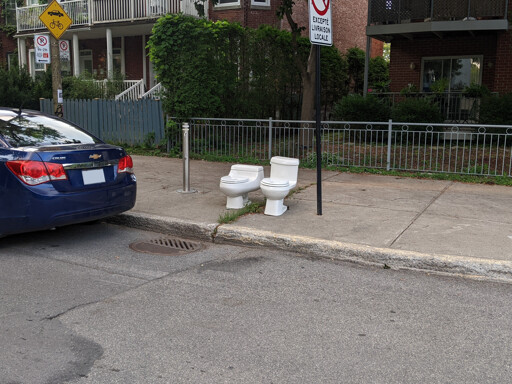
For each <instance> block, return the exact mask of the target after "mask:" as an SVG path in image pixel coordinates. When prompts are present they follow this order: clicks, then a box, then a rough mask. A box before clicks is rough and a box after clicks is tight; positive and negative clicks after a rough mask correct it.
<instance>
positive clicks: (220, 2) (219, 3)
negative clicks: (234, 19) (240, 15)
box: [215, 0, 240, 7]
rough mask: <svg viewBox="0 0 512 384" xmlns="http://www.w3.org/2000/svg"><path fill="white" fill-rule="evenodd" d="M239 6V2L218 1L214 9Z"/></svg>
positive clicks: (233, 0)
mask: <svg viewBox="0 0 512 384" xmlns="http://www.w3.org/2000/svg"><path fill="white" fill-rule="evenodd" d="M231 6H240V0H219V2H218V3H217V4H216V5H215V7H231Z"/></svg>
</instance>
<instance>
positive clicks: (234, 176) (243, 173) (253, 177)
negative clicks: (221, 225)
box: [220, 164, 264, 209]
mask: <svg viewBox="0 0 512 384" xmlns="http://www.w3.org/2000/svg"><path fill="white" fill-rule="evenodd" d="M263 177H264V175H263V167H262V166H258V165H245V164H234V165H232V166H231V170H230V171H229V175H227V176H223V177H221V179H220V190H221V191H222V192H223V193H224V194H225V195H226V196H227V202H226V208H227V209H240V208H243V207H245V206H246V205H247V204H250V201H249V196H248V195H249V192H252V191H256V190H258V189H259V187H260V182H261V180H263Z"/></svg>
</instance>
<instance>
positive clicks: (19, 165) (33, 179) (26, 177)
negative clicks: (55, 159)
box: [6, 160, 67, 185]
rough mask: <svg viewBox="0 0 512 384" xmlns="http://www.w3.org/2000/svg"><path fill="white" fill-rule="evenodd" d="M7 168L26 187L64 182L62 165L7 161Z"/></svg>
mask: <svg viewBox="0 0 512 384" xmlns="http://www.w3.org/2000/svg"><path fill="white" fill-rule="evenodd" d="M6 164H7V167H8V168H9V169H10V170H11V172H12V173H14V174H15V175H16V176H17V177H18V178H19V179H20V180H21V181H23V182H24V183H25V184H27V185H39V184H44V183H47V182H49V181H53V180H66V179H67V176H66V172H65V171H64V167H63V166H62V164H56V163H43V162H42V161H31V160H23V161H8V162H7V163H6Z"/></svg>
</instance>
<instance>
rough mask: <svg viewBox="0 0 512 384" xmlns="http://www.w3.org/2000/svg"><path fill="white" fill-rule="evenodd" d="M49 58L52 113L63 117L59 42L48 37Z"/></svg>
mask: <svg viewBox="0 0 512 384" xmlns="http://www.w3.org/2000/svg"><path fill="white" fill-rule="evenodd" d="M50 56H51V58H52V63H51V67H52V89H53V92H52V96H53V113H54V114H55V116H58V117H63V116H64V113H63V109H62V103H63V102H64V100H63V98H62V74H61V70H60V49H59V41H58V40H57V39H56V38H55V37H53V35H52V36H50Z"/></svg>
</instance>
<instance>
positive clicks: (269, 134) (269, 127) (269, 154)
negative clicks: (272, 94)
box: [268, 117, 272, 160]
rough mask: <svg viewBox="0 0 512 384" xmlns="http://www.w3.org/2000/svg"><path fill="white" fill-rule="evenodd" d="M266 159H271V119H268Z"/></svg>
mask: <svg viewBox="0 0 512 384" xmlns="http://www.w3.org/2000/svg"><path fill="white" fill-rule="evenodd" d="M268 159H269V160H271V159H272V118H271V117H269V118H268Z"/></svg>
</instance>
